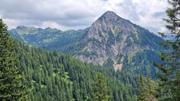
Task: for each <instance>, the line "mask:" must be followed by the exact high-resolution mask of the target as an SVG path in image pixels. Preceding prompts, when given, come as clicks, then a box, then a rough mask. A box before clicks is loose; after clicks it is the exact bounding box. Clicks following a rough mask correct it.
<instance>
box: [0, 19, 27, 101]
mask: <svg viewBox="0 0 180 101" xmlns="http://www.w3.org/2000/svg"><path fill="white" fill-rule="evenodd" d="M17 63H18V61H17V58H16V53H15V44H14V41H13V40H12V39H11V38H10V35H9V33H8V31H7V27H6V25H5V24H4V23H3V21H2V19H0V100H2V101H10V100H11V101H25V100H26V91H25V89H26V88H25V86H24V83H23V81H24V77H23V76H22V73H21V72H20V70H19V69H18V68H17Z"/></svg>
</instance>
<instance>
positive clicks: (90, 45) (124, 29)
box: [10, 11, 163, 73]
mask: <svg viewBox="0 0 180 101" xmlns="http://www.w3.org/2000/svg"><path fill="white" fill-rule="evenodd" d="M10 33H12V35H13V36H15V38H16V39H18V40H23V41H24V42H25V43H27V44H30V45H34V46H36V47H40V48H45V49H47V50H56V51H60V52H64V53H68V54H71V55H73V56H74V57H76V58H78V59H80V60H82V61H84V62H87V63H93V64H99V65H103V66H113V67H114V69H115V70H120V71H121V70H122V69H123V68H124V67H127V68H128V67H133V68H132V69H131V70H132V71H137V72H141V71H147V70H146V69H147V68H146V67H147V66H149V67H152V62H153V61H152V60H154V61H158V60H159V59H158V56H157V53H158V52H159V51H160V50H161V49H162V48H161V47H160V43H161V42H162V41H163V39H162V38H160V37H158V36H156V35H155V34H153V33H151V32H150V31H148V30H146V29H144V28H142V27H140V26H138V25H136V24H133V23H132V22H130V21H129V20H126V19H124V18H121V17H120V16H118V15H117V14H115V13H114V12H112V11H107V12H105V13H104V14H103V15H102V16H101V17H100V18H98V19H97V20H96V21H95V22H94V23H93V24H92V25H91V26H90V27H88V28H86V29H84V30H77V31H76V30H70V31H61V30H57V29H51V28H46V29H41V28H28V27H17V28H16V29H13V30H10ZM17 36H18V37H17ZM151 69H152V70H151V71H150V72H152V73H153V72H154V69H153V68H151Z"/></svg>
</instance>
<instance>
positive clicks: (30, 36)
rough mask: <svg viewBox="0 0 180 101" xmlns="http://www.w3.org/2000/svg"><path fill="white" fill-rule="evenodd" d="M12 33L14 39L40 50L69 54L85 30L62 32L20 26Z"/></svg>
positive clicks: (11, 31)
mask: <svg viewBox="0 0 180 101" xmlns="http://www.w3.org/2000/svg"><path fill="white" fill-rule="evenodd" d="M10 33H11V35H12V36H13V37H14V38H16V39H18V40H20V41H23V42H25V43H27V44H30V45H33V46H36V47H39V48H45V49H48V50H57V51H62V52H69V51H71V50H72V49H69V48H71V47H73V46H74V45H75V44H76V43H77V42H78V40H80V39H81V37H82V35H83V34H84V33H85V30H77V31H76V30H69V31H61V30H58V29H52V28H46V29H42V28H32V27H25V26H18V27H17V28H16V29H12V30H10Z"/></svg>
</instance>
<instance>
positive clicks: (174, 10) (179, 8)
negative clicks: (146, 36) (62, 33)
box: [155, 0, 180, 101]
mask: <svg viewBox="0 0 180 101" xmlns="http://www.w3.org/2000/svg"><path fill="white" fill-rule="evenodd" d="M168 2H169V4H170V8H168V9H167V11H166V13H167V16H168V18H166V19H164V20H165V21H166V22H167V25H166V27H167V29H168V30H170V31H171V34H174V35H175V36H176V37H175V39H174V40H168V41H166V42H164V43H163V46H165V48H166V49H167V50H166V51H163V52H161V55H160V58H161V60H162V62H161V63H155V66H156V67H158V69H159V71H160V73H159V77H160V81H161V82H160V90H159V91H160V94H159V96H160V100H162V101H179V100H180V94H179V90H178V89H180V78H179V73H180V72H178V71H179V69H180V40H179V37H180V0H168ZM160 34H162V36H165V35H164V34H163V33H160Z"/></svg>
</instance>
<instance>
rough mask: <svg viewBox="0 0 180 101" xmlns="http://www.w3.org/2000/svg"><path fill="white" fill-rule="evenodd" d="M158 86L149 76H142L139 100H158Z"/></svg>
mask: <svg viewBox="0 0 180 101" xmlns="http://www.w3.org/2000/svg"><path fill="white" fill-rule="evenodd" d="M157 87H158V85H157V83H156V82H155V81H153V80H151V79H150V78H149V77H146V78H145V77H143V76H140V78H139V95H138V101H158V100H157V98H156V89H157Z"/></svg>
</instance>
